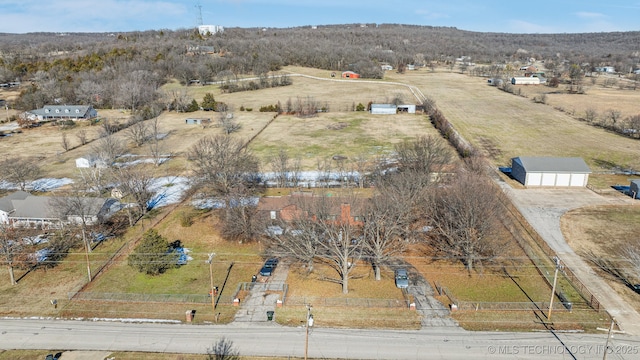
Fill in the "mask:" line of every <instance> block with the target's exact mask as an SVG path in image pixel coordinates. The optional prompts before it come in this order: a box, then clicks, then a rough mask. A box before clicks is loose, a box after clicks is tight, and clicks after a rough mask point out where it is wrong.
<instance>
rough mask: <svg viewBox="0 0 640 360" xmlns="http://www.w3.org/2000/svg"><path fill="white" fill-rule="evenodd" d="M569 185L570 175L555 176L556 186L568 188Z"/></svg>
mask: <svg viewBox="0 0 640 360" xmlns="http://www.w3.org/2000/svg"><path fill="white" fill-rule="evenodd" d="M569 185H571V174H557V175H556V186H569Z"/></svg>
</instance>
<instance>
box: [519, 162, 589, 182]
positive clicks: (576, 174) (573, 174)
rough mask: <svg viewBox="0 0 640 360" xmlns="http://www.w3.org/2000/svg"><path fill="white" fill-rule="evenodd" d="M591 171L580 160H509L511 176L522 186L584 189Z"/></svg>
mask: <svg viewBox="0 0 640 360" xmlns="http://www.w3.org/2000/svg"><path fill="white" fill-rule="evenodd" d="M589 174H591V169H589V166H587V164H586V163H585V162H584V160H583V159H582V158H579V157H571V158H557V157H528V156H521V157H516V158H513V159H511V176H512V177H513V178H514V179H516V180H518V181H519V182H520V183H522V184H523V185H524V186H549V187H584V186H587V182H588V181H589Z"/></svg>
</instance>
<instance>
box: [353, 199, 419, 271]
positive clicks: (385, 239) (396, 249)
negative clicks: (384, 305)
mask: <svg viewBox="0 0 640 360" xmlns="http://www.w3.org/2000/svg"><path fill="white" fill-rule="evenodd" d="M406 205H408V204H404V203H398V202H395V201H394V200H393V195H392V194H384V193H383V194H378V195H375V196H373V197H372V198H371V199H369V201H368V202H367V204H366V209H365V212H364V213H365V215H364V216H363V217H364V227H363V235H364V236H363V241H364V242H363V244H364V253H365V257H366V258H367V260H368V261H369V262H370V263H371V265H372V266H373V270H374V273H375V279H376V280H378V281H379V280H380V279H381V276H380V267H381V266H382V265H383V264H385V263H386V262H388V261H389V260H390V259H392V258H394V257H396V256H398V255H400V254H402V253H403V252H404V250H405V249H406V247H407V245H408V244H409V237H408V236H405V235H406V230H407V227H408V226H409V221H411V217H410V216H409V213H410V212H411V209H410V207H409V206H406Z"/></svg>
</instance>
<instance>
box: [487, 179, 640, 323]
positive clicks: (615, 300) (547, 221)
mask: <svg viewBox="0 0 640 360" xmlns="http://www.w3.org/2000/svg"><path fill="white" fill-rule="evenodd" d="M500 185H501V186H502V188H503V190H504V191H505V193H506V194H507V195H508V196H509V197H510V198H511V200H512V201H513V203H514V205H515V206H516V207H517V208H518V210H520V212H521V213H522V215H523V216H524V217H525V218H526V219H527V221H528V222H529V224H531V226H533V228H534V229H535V230H536V231H537V232H538V234H539V235H540V236H541V237H542V238H543V239H544V240H545V241H546V242H547V244H549V246H550V247H551V248H552V249H553V250H554V251H555V252H556V254H557V255H558V257H559V258H560V260H561V261H562V263H563V264H564V265H565V266H567V267H569V268H570V269H571V270H572V271H573V272H574V274H575V275H576V276H577V277H578V278H579V279H580V280H581V281H582V282H583V283H584V284H585V285H586V286H587V287H588V288H589V290H590V291H591V292H592V293H593V294H594V295H595V297H596V298H597V299H598V300H599V301H600V303H601V304H602V305H603V306H604V307H605V309H607V311H608V312H609V314H611V316H613V317H614V318H615V319H616V321H617V323H618V325H619V326H620V328H621V329H622V330H624V331H626V332H627V333H629V334H633V335H640V314H638V312H637V311H635V309H633V307H631V306H630V305H629V304H628V303H627V302H625V301H624V300H623V299H622V298H621V297H620V296H619V295H618V293H617V292H615V291H614V290H613V289H612V288H611V286H609V284H607V283H606V282H605V281H604V280H603V279H602V278H601V277H600V276H599V275H597V274H596V273H595V272H594V271H593V270H592V268H591V266H590V265H589V264H588V263H587V262H585V261H584V260H583V259H582V258H581V257H580V256H578V255H577V254H576V253H575V252H574V251H573V249H572V248H571V247H570V246H569V244H567V242H566V241H565V239H564V236H563V235H562V231H561V229H560V218H561V217H562V215H563V214H564V213H566V212H567V211H569V210H572V209H576V208H580V207H584V206H592V205H629V204H631V203H632V202H633V201H634V200H632V199H631V198H629V197H626V196H622V195H619V194H616V193H610V194H605V195H600V194H596V193H595V192H593V191H591V190H589V189H585V188H580V189H566V188H563V189H531V188H530V189H518V190H516V189H513V188H511V187H510V186H508V185H507V184H506V183H504V182H501V183H500Z"/></svg>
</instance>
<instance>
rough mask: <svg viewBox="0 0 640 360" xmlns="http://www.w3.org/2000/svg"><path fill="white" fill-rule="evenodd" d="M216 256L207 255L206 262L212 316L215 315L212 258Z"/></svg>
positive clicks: (214, 254)
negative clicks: (209, 283)
mask: <svg viewBox="0 0 640 360" xmlns="http://www.w3.org/2000/svg"><path fill="white" fill-rule="evenodd" d="M214 256H216V253H211V254H209V260H207V261H206V262H207V264H209V280H210V282H211V289H210V293H209V295H211V309H212V310H213V314H214V315H215V313H216V295H215V293H214V292H213V257H214Z"/></svg>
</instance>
